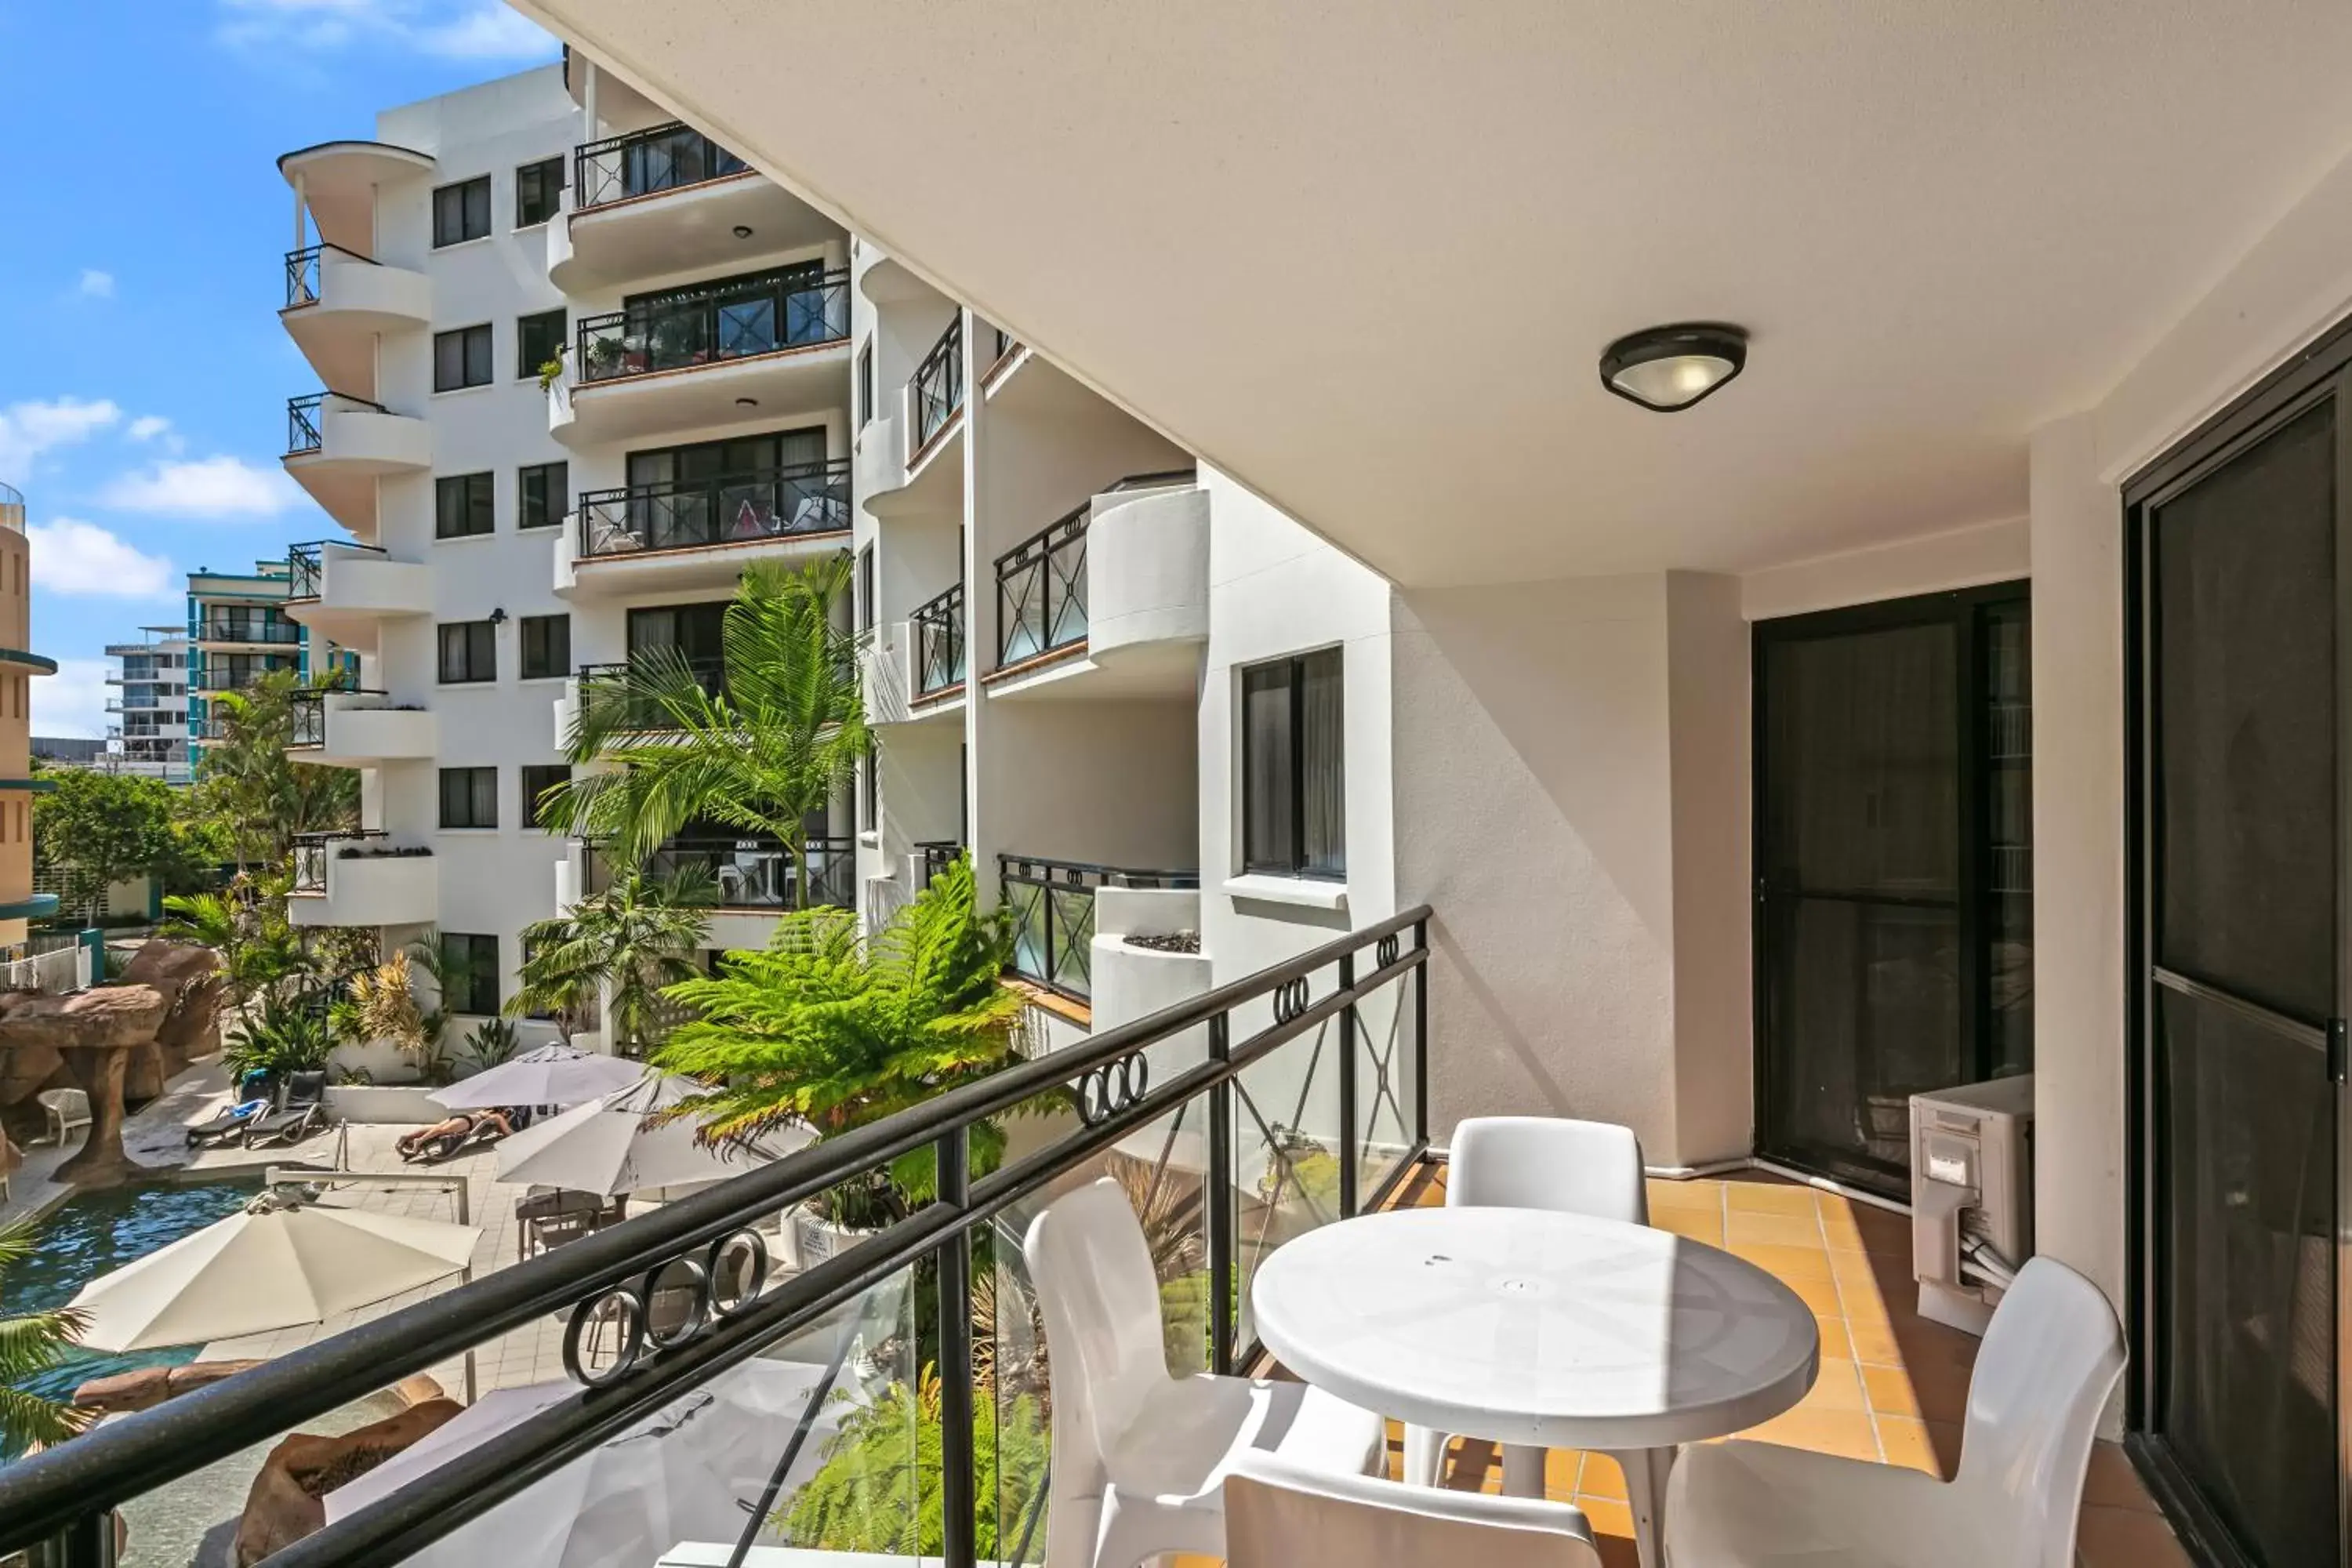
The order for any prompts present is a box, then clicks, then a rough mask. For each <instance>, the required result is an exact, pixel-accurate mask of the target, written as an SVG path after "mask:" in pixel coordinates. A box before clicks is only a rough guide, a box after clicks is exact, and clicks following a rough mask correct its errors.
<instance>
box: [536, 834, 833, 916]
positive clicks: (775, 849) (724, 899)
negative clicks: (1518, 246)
mask: <svg viewBox="0 0 2352 1568" xmlns="http://www.w3.org/2000/svg"><path fill="white" fill-rule="evenodd" d="M806 848H807V852H808V882H809V904H810V906H811V907H812V908H815V907H820V906H824V905H830V906H832V907H833V908H835V909H838V910H847V909H855V908H856V896H857V841H856V839H854V838H849V837H825V836H818V835H812V836H811V837H810V838H809V840H808V842H807V846H806ZM581 854H582V858H583V860H584V861H585V862H586V872H587V878H588V883H587V885H588V889H589V890H590V891H591V892H601V891H602V890H603V889H604V888H605V887H607V886H609V885H610V880H611V870H612V862H611V859H610V857H609V854H608V853H607V852H606V851H605V850H604V848H603V847H601V846H600V845H597V844H593V843H590V844H583V846H582V847H581ZM642 869H643V870H644V871H645V873H646V875H647V876H649V877H656V878H666V877H675V876H677V875H678V874H680V873H681V872H683V873H686V874H688V875H690V876H693V877H695V878H697V879H699V880H705V881H708V882H709V883H711V884H712V885H713V886H714V887H716V888H717V889H718V900H719V908H720V909H725V910H777V911H780V912H781V911H782V910H796V909H798V908H800V907H801V903H800V882H799V879H798V878H797V877H796V876H795V875H794V874H793V855H792V851H791V849H790V848H788V847H786V846H785V844H784V842H783V841H782V839H780V838H776V837H772V836H771V835H767V834H742V833H681V834H678V835H677V836H676V837H672V838H671V839H670V840H669V841H668V842H667V843H666V844H664V845H663V846H662V847H660V848H658V849H656V850H655V851H654V852H653V853H652V854H650V855H648V856H646V860H645V865H644V866H643V867H642Z"/></svg>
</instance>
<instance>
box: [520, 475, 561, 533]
mask: <svg viewBox="0 0 2352 1568" xmlns="http://www.w3.org/2000/svg"><path fill="white" fill-rule="evenodd" d="M571 510H572V465H571V464H570V463H568V462H564V463H529V464H526V465H524V466H523V467H522V468H517V469H516V470H515V526H516V527H517V528H553V527H554V526H556V524H558V523H560V522H562V521H563V519H564V515H565V514H566V513H568V512H569V511H571Z"/></svg>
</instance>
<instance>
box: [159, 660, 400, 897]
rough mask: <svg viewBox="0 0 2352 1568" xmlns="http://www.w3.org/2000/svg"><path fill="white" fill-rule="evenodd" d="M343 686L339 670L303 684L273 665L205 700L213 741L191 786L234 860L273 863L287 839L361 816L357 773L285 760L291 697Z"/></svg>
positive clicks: (288, 847) (287, 848)
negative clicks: (224, 834)
mask: <svg viewBox="0 0 2352 1568" xmlns="http://www.w3.org/2000/svg"><path fill="white" fill-rule="evenodd" d="M343 684H346V681H345V679H344V677H343V674H342V672H341V671H340V670H333V671H329V672H327V673H326V674H323V675H320V676H318V677H316V678H314V679H311V680H310V681H308V682H307V683H306V682H305V681H304V680H303V679H302V678H301V677H300V676H299V675H298V674H296V673H295V672H294V671H293V670H290V669H273V670H269V671H268V672H266V673H265V674H263V675H261V676H259V677H258V678H257V679H255V680H254V681H253V683H252V684H251V685H249V686H247V687H246V688H245V689H243V690H241V691H222V692H215V693H214V694H213V695H212V696H210V697H208V698H207V699H206V700H205V702H206V707H207V713H206V720H207V722H208V723H209V724H210V726H211V734H210V739H211V740H212V741H213V742H214V744H212V745H211V746H210V747H208V748H207V749H206V751H205V768H204V778H203V781H202V782H201V783H200V784H197V785H196V789H195V793H196V796H197V804H198V805H199V807H200V809H201V810H202V812H203V814H204V815H205V816H211V817H214V818H216V819H218V820H221V821H224V822H226V824H227V825H228V827H229V831H230V837H231V839H232V842H233V846H234V850H235V853H236V857H237V858H238V859H239V860H240V861H242V862H244V863H246V864H248V865H251V864H260V865H265V866H277V865H279V864H282V863H283V862H284V861H285V859H286V858H287V856H288V855H289V854H290V853H292V850H293V845H294V837H295V835H297V834H300V833H325V832H331V831H332V830H333V829H335V828H339V827H352V826H357V825H358V823H359V819H360V784H359V773H358V771H357V770H356V769H352V768H331V767H322V766H320V765H318V764H316V763H298V762H295V761H293V760H292V759H290V758H289V757H288V755H287V754H286V747H287V745H288V743H289V742H290V741H291V740H292V739H293V737H294V703H295V699H296V698H297V697H298V696H302V695H304V694H307V693H310V692H315V691H321V690H326V689H331V688H333V687H337V686H341V685H343Z"/></svg>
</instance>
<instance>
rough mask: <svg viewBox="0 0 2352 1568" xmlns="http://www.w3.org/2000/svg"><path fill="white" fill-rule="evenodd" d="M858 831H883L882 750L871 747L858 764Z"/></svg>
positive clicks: (877, 747)
mask: <svg viewBox="0 0 2352 1568" xmlns="http://www.w3.org/2000/svg"><path fill="white" fill-rule="evenodd" d="M857 830H858V831H859V832H860V833H878V832H880V831H881V830H882V748H881V747H879V746H869V747H867V748H866V755H865V757H864V758H863V759H861V760H860V761H859V763H858V764H857Z"/></svg>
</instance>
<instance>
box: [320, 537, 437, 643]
mask: <svg viewBox="0 0 2352 1568" xmlns="http://www.w3.org/2000/svg"><path fill="white" fill-rule="evenodd" d="M286 563H287V568H288V574H289V582H290V584H291V586H290V588H289V592H288V594H287V597H286V613H287V615H289V616H292V617H293V618H294V619H295V620H296V621H299V623H300V624H301V626H310V627H314V628H316V629H317V630H319V631H320V632H323V633H324V634H326V636H327V637H329V638H330V639H331V641H333V642H335V643H336V644H338V645H339V646H341V647H347V648H353V649H356V650H358V651H359V652H362V653H375V652H377V651H378V650H379V649H380V648H381V647H382V643H383V637H382V630H383V622H385V621H386V620H398V619H405V618H409V617H412V616H426V615H430V614H432V613H433V575H432V570H431V568H429V567H427V566H425V564H424V563H422V562H416V561H395V560H394V559H393V558H392V557H391V556H389V555H387V554H385V553H384V552H383V550H381V549H379V548H378V547H376V546H375V545H373V544H352V543H348V542H344V541H341V540H334V539H326V540H319V541H316V542H312V543H309V544H297V545H294V546H292V547H290V548H289V550H288V551H287V552H286ZM297 629H298V630H299V627H298V628H297Z"/></svg>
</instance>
